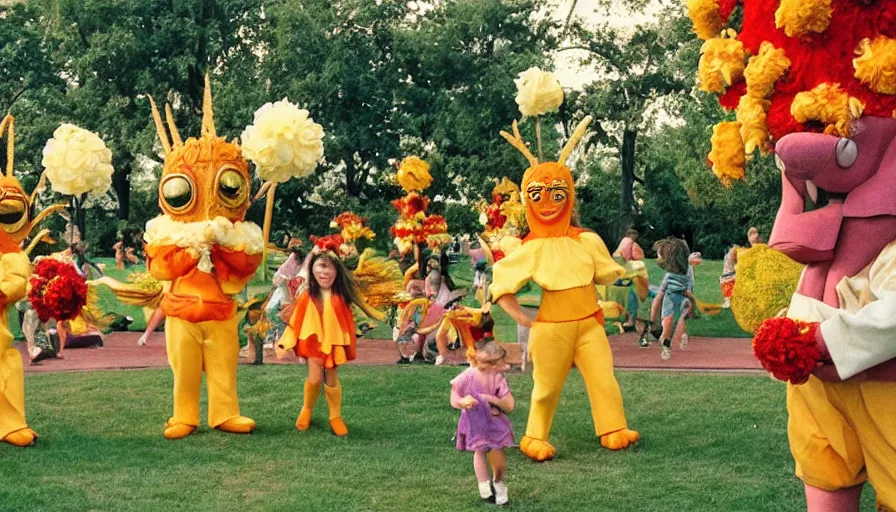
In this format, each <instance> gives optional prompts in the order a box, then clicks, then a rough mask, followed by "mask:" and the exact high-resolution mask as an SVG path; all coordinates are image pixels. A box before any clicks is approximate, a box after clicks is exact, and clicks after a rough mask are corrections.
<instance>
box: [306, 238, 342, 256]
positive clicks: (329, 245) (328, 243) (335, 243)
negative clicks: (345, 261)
mask: <svg viewBox="0 0 896 512" xmlns="http://www.w3.org/2000/svg"><path fill="white" fill-rule="evenodd" d="M311 242H312V243H313V244H314V245H316V246H318V247H320V248H321V249H323V250H324V251H333V252H335V253H338V252H339V246H341V245H342V244H344V243H345V240H343V239H342V235H339V234H336V235H327V236H322V237H316V236H311Z"/></svg>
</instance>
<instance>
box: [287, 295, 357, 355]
mask: <svg viewBox="0 0 896 512" xmlns="http://www.w3.org/2000/svg"><path fill="white" fill-rule="evenodd" d="M290 337H291V338H293V339H294V340H295V342H296V343H295V352H296V355H297V356H299V357H304V358H306V359H322V360H323V362H324V368H334V367H336V366H340V365H343V364H345V363H347V362H348V361H353V360H354V359H355V358H356V357H357V355H358V354H357V339H356V338H355V317H354V315H353V314H352V310H351V308H350V307H349V306H348V305H347V304H346V303H345V301H344V300H343V299H342V297H340V296H339V295H337V294H335V293H332V294H330V296H329V298H326V297H322V298H317V297H312V296H311V294H310V293H309V292H308V291H307V290H306V291H304V292H302V294H301V295H299V298H298V300H297V301H296V306H295V309H294V310H293V313H292V317H291V318H290V319H289V325H288V326H287V327H286V329H285V330H284V332H283V336H282V337H281V340H283V339H284V338H286V339H289V338H290ZM281 344H283V342H282V341H281Z"/></svg>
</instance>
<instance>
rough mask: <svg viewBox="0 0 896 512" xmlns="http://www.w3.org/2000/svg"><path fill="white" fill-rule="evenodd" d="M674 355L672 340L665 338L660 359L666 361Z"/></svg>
mask: <svg viewBox="0 0 896 512" xmlns="http://www.w3.org/2000/svg"><path fill="white" fill-rule="evenodd" d="M670 357H672V340H670V339H665V340H663V345H662V352H660V359H662V360H663V361H666V360H667V359H669V358H670Z"/></svg>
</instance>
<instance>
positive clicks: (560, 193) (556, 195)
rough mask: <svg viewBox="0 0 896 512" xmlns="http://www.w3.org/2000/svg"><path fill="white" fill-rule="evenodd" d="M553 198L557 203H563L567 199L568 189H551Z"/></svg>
mask: <svg viewBox="0 0 896 512" xmlns="http://www.w3.org/2000/svg"><path fill="white" fill-rule="evenodd" d="M551 199H552V200H553V201H554V202H555V203H562V202H563V201H566V191H565V190H552V191H551Z"/></svg>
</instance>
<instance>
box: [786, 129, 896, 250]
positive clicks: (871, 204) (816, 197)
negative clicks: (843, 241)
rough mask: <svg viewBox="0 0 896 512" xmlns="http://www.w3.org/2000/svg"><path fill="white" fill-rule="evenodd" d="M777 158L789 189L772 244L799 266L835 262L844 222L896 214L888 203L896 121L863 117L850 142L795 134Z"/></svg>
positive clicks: (895, 160) (895, 177)
mask: <svg viewBox="0 0 896 512" xmlns="http://www.w3.org/2000/svg"><path fill="white" fill-rule="evenodd" d="M775 154H776V157H777V162H778V167H779V168H780V169H781V171H782V173H783V179H782V189H783V190H782V200H781V208H780V209H779V210H778V216H777V218H776V219H775V227H774V230H773V231H772V236H771V239H770V240H769V245H770V246H772V247H773V248H775V249H778V250H780V251H782V252H784V253H785V254H787V255H788V256H790V257H791V258H793V259H795V260H796V261H799V262H802V263H812V262H819V261H826V260H829V259H831V258H832V257H833V252H834V248H835V246H836V243H837V240H838V238H839V233H840V227H841V224H842V222H843V219H844V218H849V217H858V218H870V217H876V216H882V215H896V205H894V202H893V201H892V199H891V198H890V199H888V195H889V194H888V191H892V190H894V189H896V119H889V118H879V117H865V118H862V119H861V120H860V121H859V122H858V123H857V124H856V130H855V135H854V136H853V137H851V138H848V139H847V138H840V137H836V136H832V135H824V134H820V133H792V134H790V135H787V136H785V137H783V138H782V139H781V140H780V141H779V142H778V143H777V144H776V146H775ZM825 202H827V204H825Z"/></svg>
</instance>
